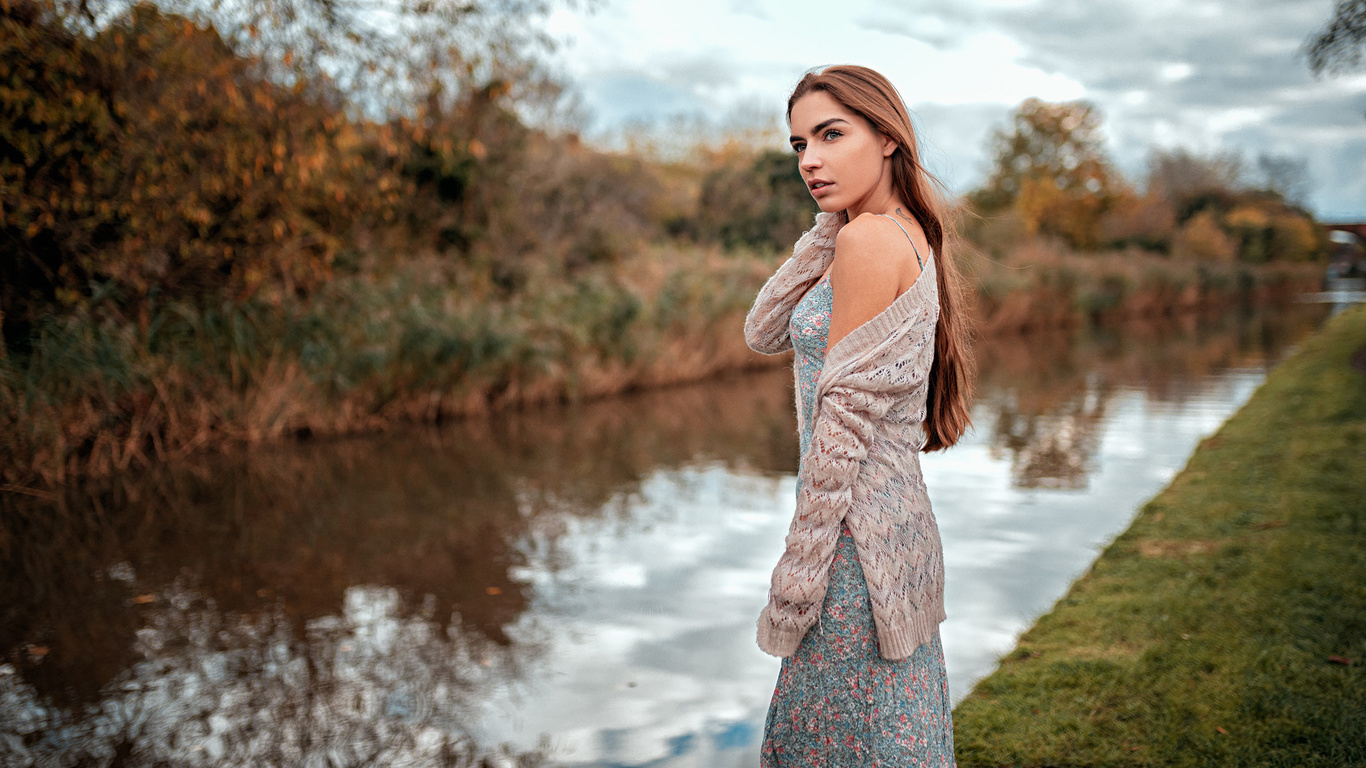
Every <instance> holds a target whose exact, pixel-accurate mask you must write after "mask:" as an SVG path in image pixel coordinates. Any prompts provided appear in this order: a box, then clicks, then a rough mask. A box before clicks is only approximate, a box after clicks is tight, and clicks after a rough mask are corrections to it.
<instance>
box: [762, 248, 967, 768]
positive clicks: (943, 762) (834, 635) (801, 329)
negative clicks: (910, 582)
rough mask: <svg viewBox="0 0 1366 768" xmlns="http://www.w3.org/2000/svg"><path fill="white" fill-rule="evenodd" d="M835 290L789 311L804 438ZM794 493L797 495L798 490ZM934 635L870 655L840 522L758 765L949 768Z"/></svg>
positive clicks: (820, 289) (786, 666)
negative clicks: (898, 650) (894, 651)
mask: <svg viewBox="0 0 1366 768" xmlns="http://www.w3.org/2000/svg"><path fill="white" fill-rule="evenodd" d="M833 302H834V290H833V289H832V288H831V287H830V280H829V276H828V275H827V276H826V277H822V278H821V279H820V280H819V281H818V282H817V283H816V285H815V287H813V288H812V289H811V290H810V291H809V292H808V293H807V295H806V296H804V297H803V298H802V300H801V301H800V302H798V304H797V306H796V307H795V308H794V310H793V312H792V320H791V332H792V344H793V347H794V349H795V352H796V368H797V380H796V386H797V394H798V398H799V401H800V407H801V409H802V415H803V420H802V423H803V424H804V425H805V426H804V429H803V430H802V434H801V452H802V455H803V456H805V455H806V449H807V446H808V445H809V444H810V441H811V415H812V414H813V412H814V411H815V407H816V380H817V379H818V378H819V377H820V374H821V368H822V366H823V365H824V363H825V350H826V340H827V339H828V337H829V332H830V312H831V307H832V306H833ZM799 490H800V489H799ZM950 710H951V707H950V703H949V684H948V677H947V675H946V673H945V670H944V651H943V648H942V647H941V646H940V643H939V633H938V632H936V633H935V635H934V639H933V640H932V641H930V642H928V643H926V644H924V645H922V646H920V647H919V648H918V649H916V651H915V653H914V654H912V655H911V656H910V657H909V658H906V659H901V660H898V661H890V660H888V659H884V658H882V657H881V656H880V655H878V646H877V631H876V629H875V627H874V624H873V608H872V602H871V600H870V599H869V597H868V585H867V583H866V582H865V581H864V579H863V569H862V567H861V566H860V565H859V561H858V554H857V552H856V551H855V549H854V539H853V537H852V536H851V535H850V534H849V529H848V527H847V526H845V527H843V528H842V533H841V535H840V539H839V543H838V545H837V546H836V548H835V556H834V560H833V561H832V562H831V563H830V585H829V589H828V590H827V591H826V594H825V604H824V606H823V607H822V610H821V616H820V620H819V621H818V622H817V623H816V625H815V626H813V627H811V629H810V631H808V632H807V633H806V637H804V638H803V639H802V643H801V646H800V647H799V648H798V649H797V652H796V653H795V654H793V655H792V656H789V657H787V658H784V659H783V663H782V670H781V671H780V672H779V673H778V682H777V685H776V686H775V688H774V691H773V700H772V702H771V703H770V704H769V708H768V718H767V720H766V721H765V723H764V745H763V751H762V753H761V757H760V765H761V766H763V768H778V767H779V766H782V767H783V768H789V767H791V766H803V767H805V766H812V767H814V766H822V767H823V768H870V767H871V766H882V767H883V768H900V767H901V766H936V768H938V767H940V766H953V765H955V763H954V757H953V722H952V719H951V716H950Z"/></svg>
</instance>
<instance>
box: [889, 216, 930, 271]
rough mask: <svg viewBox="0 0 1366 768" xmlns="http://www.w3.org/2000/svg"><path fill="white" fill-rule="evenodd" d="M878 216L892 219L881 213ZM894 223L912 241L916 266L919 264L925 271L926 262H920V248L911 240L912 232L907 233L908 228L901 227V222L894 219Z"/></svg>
mask: <svg viewBox="0 0 1366 768" xmlns="http://www.w3.org/2000/svg"><path fill="white" fill-rule="evenodd" d="M878 215H879V216H882V217H884V218H888V219H892V217H891V216H888V215H887V214H885V213H879V214H878ZM892 223H893V224H895V225H896V228H897V229H899V230H901V234H903V235H905V236H906V239H907V240H910V243H911V250H913V251H915V263H916V264H919V265H920V268H921V269H924V268H925V262H923V261H921V260H920V249H919V248H916V247H915V241H914V240H911V233H910V232H907V231H906V228H905V227H903V226H901V222H899V221H897V220H896V219H892Z"/></svg>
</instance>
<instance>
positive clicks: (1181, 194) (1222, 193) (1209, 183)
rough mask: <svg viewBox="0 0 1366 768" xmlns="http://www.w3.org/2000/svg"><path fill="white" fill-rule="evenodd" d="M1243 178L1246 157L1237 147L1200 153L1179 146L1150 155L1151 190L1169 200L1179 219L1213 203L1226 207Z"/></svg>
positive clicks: (1185, 218)
mask: <svg viewBox="0 0 1366 768" xmlns="http://www.w3.org/2000/svg"><path fill="white" fill-rule="evenodd" d="M1242 179H1243V158H1242V155H1240V154H1239V153H1238V152H1237V151H1234V150H1230V151H1224V152H1217V153H1214V154H1210V155H1197V154H1195V153H1193V152H1191V151H1190V150H1187V149H1185V148H1182V147H1178V148H1176V149H1154V150H1152V152H1151V153H1149V155H1148V194H1149V195H1152V196H1154V197H1158V198H1161V199H1163V200H1166V201H1167V202H1169V203H1170V204H1171V205H1172V206H1173V207H1174V208H1175V209H1176V216H1177V219H1178V221H1185V220H1187V219H1189V218H1190V217H1191V216H1193V215H1195V214H1196V213H1198V212H1199V211H1201V210H1203V209H1204V208H1206V207H1208V206H1210V205H1217V206H1218V207H1227V206H1228V205H1229V204H1231V200H1232V198H1233V195H1234V193H1235V192H1237V191H1238V190H1239V189H1241V188H1242Z"/></svg>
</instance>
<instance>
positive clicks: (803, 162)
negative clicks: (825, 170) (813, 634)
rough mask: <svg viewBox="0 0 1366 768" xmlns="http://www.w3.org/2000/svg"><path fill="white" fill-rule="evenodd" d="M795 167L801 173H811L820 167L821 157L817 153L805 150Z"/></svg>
mask: <svg viewBox="0 0 1366 768" xmlns="http://www.w3.org/2000/svg"><path fill="white" fill-rule="evenodd" d="M797 167H798V168H800V169H802V170H803V171H813V170H815V169H817V168H819V167H821V157H820V155H819V154H818V153H816V152H814V151H812V150H810V149H807V150H806V151H805V152H803V153H802V156H801V159H800V160H798V161H797Z"/></svg>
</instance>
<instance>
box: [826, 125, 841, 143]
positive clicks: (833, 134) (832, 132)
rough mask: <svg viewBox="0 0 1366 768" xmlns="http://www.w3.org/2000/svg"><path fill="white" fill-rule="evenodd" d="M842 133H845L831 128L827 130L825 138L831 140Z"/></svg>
mask: <svg viewBox="0 0 1366 768" xmlns="http://www.w3.org/2000/svg"><path fill="white" fill-rule="evenodd" d="M842 135H843V134H841V133H840V132H839V131H838V130H836V129H834V128H831V129H830V130H828V131H826V132H825V140H826V141H829V140H831V139H838V138H839V137H840V136H842Z"/></svg>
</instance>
